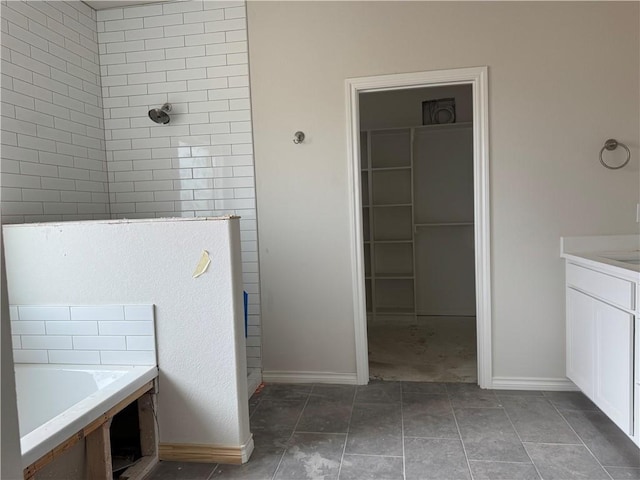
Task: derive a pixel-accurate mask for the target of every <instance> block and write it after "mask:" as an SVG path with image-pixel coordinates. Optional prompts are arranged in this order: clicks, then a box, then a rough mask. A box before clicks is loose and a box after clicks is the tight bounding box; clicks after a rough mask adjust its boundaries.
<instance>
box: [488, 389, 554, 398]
mask: <svg viewBox="0 0 640 480" xmlns="http://www.w3.org/2000/svg"><path fill="white" fill-rule="evenodd" d="M493 392H494V393H495V394H496V396H497V397H498V398H501V397H510V396H512V395H516V396H518V397H543V396H544V394H543V393H542V392H541V391H540V390H493Z"/></svg>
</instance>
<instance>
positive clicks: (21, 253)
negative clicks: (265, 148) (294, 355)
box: [4, 217, 253, 463]
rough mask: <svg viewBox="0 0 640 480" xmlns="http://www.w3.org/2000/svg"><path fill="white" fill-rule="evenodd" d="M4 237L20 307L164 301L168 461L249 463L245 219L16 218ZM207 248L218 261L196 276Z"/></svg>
mask: <svg viewBox="0 0 640 480" xmlns="http://www.w3.org/2000/svg"><path fill="white" fill-rule="evenodd" d="M4 235H5V252H6V259H7V265H6V268H7V278H8V285H9V301H10V303H11V304H12V305H53V304H56V303H59V302H60V300H61V299H64V300H65V304H67V305H73V304H76V305H80V304H85V305H86V304H103V305H110V304H120V305H126V304H154V305H155V320H156V340H157V348H158V365H159V367H160V376H159V392H158V399H157V401H158V412H157V413H158V423H159V432H160V436H159V443H160V445H159V451H160V459H163V458H172V459H181V458H182V459H185V460H189V459H194V458H197V459H198V460H200V461H210V462H219V461H221V462H228V463H241V462H245V461H247V459H248V457H249V455H250V454H251V451H252V450H253V440H252V438H251V434H250V432H249V412H248V395H247V373H246V372H247V363H246V353H245V338H244V318H243V303H242V267H241V262H240V225H239V219H238V218H237V217H219V218H207V217H202V218H184V219H148V220H110V221H97V222H69V223H59V224H30V225H28V224H24V225H10V226H5V227H4ZM203 250H206V251H207V252H208V253H209V257H210V258H211V264H210V265H209V267H208V269H207V270H206V272H205V273H204V274H203V275H201V276H199V277H198V278H193V271H194V269H195V267H196V265H197V264H198V262H199V260H200V258H201V255H202V251H203ZM34 252H37V255H34V254H33V253H34ZM43 258H46V268H43V265H42V259H43ZM87 259H90V260H89V262H90V264H88V260H87Z"/></svg>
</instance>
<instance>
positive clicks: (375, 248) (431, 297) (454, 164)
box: [359, 85, 477, 383]
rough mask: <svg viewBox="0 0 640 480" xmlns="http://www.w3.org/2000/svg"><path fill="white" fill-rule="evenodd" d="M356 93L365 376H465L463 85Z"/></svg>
mask: <svg viewBox="0 0 640 480" xmlns="http://www.w3.org/2000/svg"><path fill="white" fill-rule="evenodd" d="M359 103H360V130H361V133H360V154H361V156H360V158H361V192H362V218H363V229H364V231H363V239H364V245H363V250H364V260H365V261H364V264H365V284H366V298H367V332H368V345H369V371H370V377H371V378H380V379H385V380H416V381H418V380H419V381H434V382H468V383H475V382H476V381H477V361H476V319H475V315H476V312H475V308H476V307H475V305H476V299H475V275H474V269H475V257H474V191H473V188H474V187H473V185H474V178H473V175H474V171H473V153H474V152H473V124H472V118H473V115H472V89H471V86H470V85H456V86H442V87H425V88H419V89H403V90H393V91H384V92H372V93H364V94H361V95H360V98H359Z"/></svg>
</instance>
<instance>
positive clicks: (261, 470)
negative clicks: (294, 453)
mask: <svg viewBox="0 0 640 480" xmlns="http://www.w3.org/2000/svg"><path fill="white" fill-rule="evenodd" d="M283 453H284V449H283V448H258V447H256V449H255V450H254V451H253V453H252V454H251V458H250V459H249V461H248V462H247V463H245V464H244V465H218V468H216V469H215V471H214V472H213V475H211V479H212V480H213V479H216V480H217V479H220V480H223V479H236V480H271V479H272V478H273V475H274V473H275V472H276V469H277V468H278V465H279V464H280V460H281V459H282V454H283ZM180 480H182V478H180Z"/></svg>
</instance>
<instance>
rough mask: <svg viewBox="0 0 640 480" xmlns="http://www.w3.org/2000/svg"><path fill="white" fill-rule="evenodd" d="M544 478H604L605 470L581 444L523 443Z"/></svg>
mask: <svg viewBox="0 0 640 480" xmlns="http://www.w3.org/2000/svg"><path fill="white" fill-rule="evenodd" d="M525 447H526V449H527V452H528V453H529V455H530V456H531V459H532V460H533V463H534V464H535V465H536V467H537V468H538V471H539V472H540V475H542V478H544V480H556V479H557V480H573V479H587V480H606V479H608V478H609V476H608V475H607V472H605V471H604V469H603V468H602V467H601V466H600V465H599V464H598V462H597V460H596V459H595V458H594V457H593V455H591V453H589V450H587V448H586V447H584V446H583V445H545V444H537V443H525Z"/></svg>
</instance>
